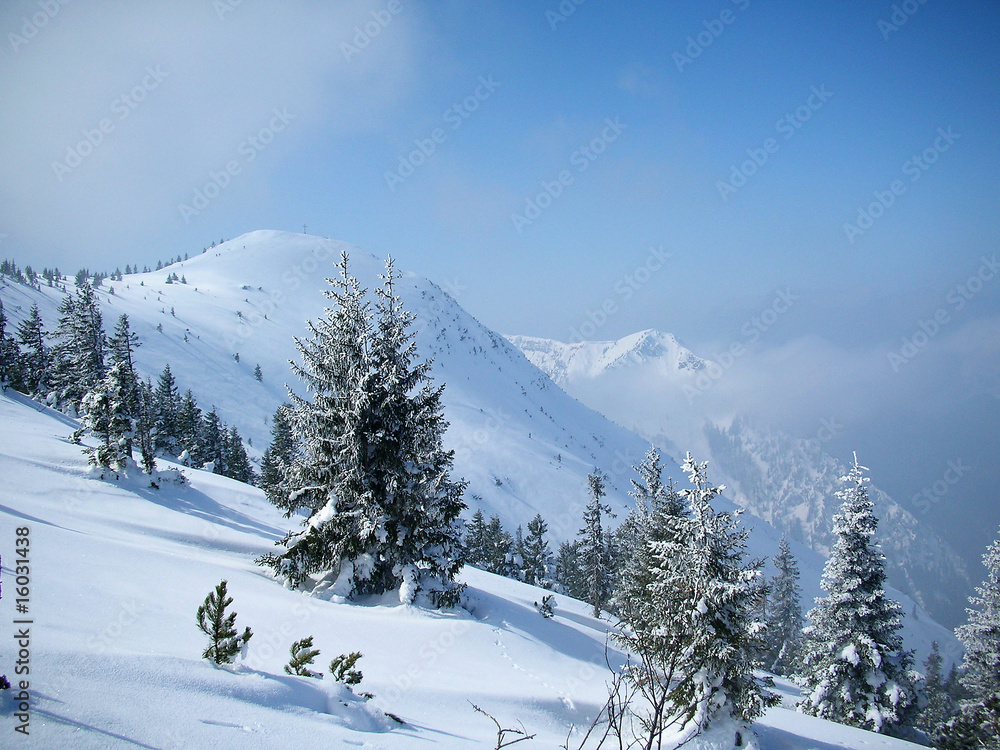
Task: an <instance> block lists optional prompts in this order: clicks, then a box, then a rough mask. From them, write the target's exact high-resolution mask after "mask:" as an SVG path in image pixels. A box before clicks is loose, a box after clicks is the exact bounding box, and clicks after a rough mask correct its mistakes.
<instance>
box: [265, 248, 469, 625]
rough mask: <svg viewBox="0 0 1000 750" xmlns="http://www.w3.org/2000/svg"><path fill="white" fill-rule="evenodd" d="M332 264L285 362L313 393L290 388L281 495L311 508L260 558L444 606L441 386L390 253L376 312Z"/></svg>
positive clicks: (457, 550)
mask: <svg viewBox="0 0 1000 750" xmlns="http://www.w3.org/2000/svg"><path fill="white" fill-rule="evenodd" d="M337 268H338V271H339V277H338V278H336V279H329V280H328V281H329V283H330V284H331V286H332V287H333V288H332V289H329V290H326V291H325V292H324V293H325V294H326V296H327V297H328V298H329V299H331V300H332V301H333V306H331V307H330V308H328V309H327V310H326V313H325V315H324V317H323V318H321V319H320V320H318V321H316V322H311V321H310V322H307V328H308V331H309V334H310V337H309V338H308V339H296V341H295V343H296V347H297V348H298V350H299V353H300V354H301V358H302V361H301V364H297V363H293V365H292V367H293V370H294V372H295V373H296V374H297V375H298V376H299V377H300V378H301V379H302V380H303V381H304V382H305V385H306V388H307V390H308V391H309V392H311V394H312V399H311V400H309V399H306V398H302V397H299V396H298V395H296V394H294V393H290V394H289V395H290V398H291V400H292V404H293V422H294V425H295V429H296V438H297V440H298V441H299V442H300V444H301V447H300V449H299V450H298V451H297V452H296V454H295V457H294V459H293V462H292V465H291V466H290V467H289V470H288V472H287V478H288V484H287V490H288V501H287V502H288V505H289V506H291V505H294V506H295V507H297V508H304V509H306V510H308V511H309V513H310V517H309V519H308V520H307V521H306V523H305V526H306V528H305V529H304V530H302V531H297V532H290V533H289V534H288V535H287V536H286V537H285V539H283V540H282V541H281V542H279V544H280V545H282V546H284V547H285V548H286V549H285V551H284V552H282V553H281V554H270V555H265V556H263V557H262V558H261V559H260V560H259V562H260V563H261V564H263V565H266V566H268V567H270V568H271V569H272V570H274V572H275V573H276V574H277V575H279V576H281V577H282V578H284V579H285V580H286V581H287V582H288V583H289V585H291V586H293V587H294V586H299V585H301V584H302V583H304V582H305V581H306V578H307V577H309V576H312V575H314V574H323V575H324V576H325V577H326V581H327V582H330V581H333V582H334V583H333V588H334V590H335V591H337V592H338V593H342V594H344V595H348V596H353V595H357V594H367V593H376V594H377V593H383V592H385V591H388V590H390V589H394V588H398V589H399V592H400V599H401V601H404V602H411V601H413V600H414V597H415V596H416V594H417V593H418V592H419V591H420V590H424V591H426V592H427V593H428V594H429V596H430V598H431V600H432V602H434V603H435V604H437V605H439V606H450V605H452V604H455V603H456V602H457V599H458V596H459V594H460V592H461V587H459V586H458V585H457V584H455V583H454V578H455V575H457V573H458V571H459V569H460V568H461V565H462V562H463V554H462V553H463V551H462V540H461V533H460V521H459V513H460V512H461V510H462V508H463V507H464V503H463V502H462V493H463V492H464V489H465V483H464V482H461V481H459V482H456V481H453V480H452V479H451V477H450V470H451V464H452V460H453V454H452V453H451V452H450V451H445V450H444V448H443V447H442V437H443V434H444V431H445V429H446V427H447V423H446V422H445V420H444V416H443V410H442V406H441V394H442V388H443V386H440V387H433V386H432V385H431V383H430V375H429V368H430V363H429V362H421V363H415V361H414V360H415V358H416V349H415V345H414V342H413V334H412V332H411V331H410V327H411V325H412V322H413V318H412V316H411V315H410V314H409V313H408V312H406V311H405V310H403V308H402V303H401V302H400V300H399V298H398V296H396V294H395V288H394V285H395V281H396V279H398V278H399V277H398V276H397V275H396V274H395V272H394V271H393V268H392V263H391V261H388V262H387V263H386V273H385V275H384V276H383V280H384V284H383V286H382V288H381V289H379V290H378V305H377V315H376V316H373V315H372V312H371V309H370V306H369V305H368V303H367V302H366V300H365V292H364V291H363V290H362V289H361V288H360V286H359V284H358V282H357V280H356V279H355V278H354V277H353V276H351V274H350V273H349V270H348V257H347V254H346V253H344V254H342V256H341V259H340V262H339V263H338V266H337ZM286 507H287V506H286Z"/></svg>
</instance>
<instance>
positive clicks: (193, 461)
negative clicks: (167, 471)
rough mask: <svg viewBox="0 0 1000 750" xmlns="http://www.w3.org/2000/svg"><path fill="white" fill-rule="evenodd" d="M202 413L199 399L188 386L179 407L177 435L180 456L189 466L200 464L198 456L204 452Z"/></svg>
mask: <svg viewBox="0 0 1000 750" xmlns="http://www.w3.org/2000/svg"><path fill="white" fill-rule="evenodd" d="M202 421H203V420H202V415H201V409H200V408H198V401H197V399H195V397H194V394H193V393H191V389H190V388H188V389H187V390H186V391H185V392H184V396H183V397H182V398H181V403H180V406H179V407H178V408H177V427H176V435H177V439H178V440H179V441H180V442H179V448H180V453H179V454H178V457H179V458H183V459H185V461H184V463H185V465H187V466H200V465H201V464H198V463H197V458H196V457H197V456H199V455H200V454H201V452H202V448H201V433H202Z"/></svg>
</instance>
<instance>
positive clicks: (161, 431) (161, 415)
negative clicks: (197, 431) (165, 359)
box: [152, 364, 181, 457]
mask: <svg viewBox="0 0 1000 750" xmlns="http://www.w3.org/2000/svg"><path fill="white" fill-rule="evenodd" d="M179 404H180V397H179V395H178V392H177V381H176V380H175V379H174V374H173V373H172V372H171V371H170V365H169V364H168V365H166V366H164V368H163V372H162V373H160V379H159V380H158V381H157V383H156V391H155V393H154V396H153V415H154V416H153V425H152V435H153V449H154V450H155V451H156V454H157V455H160V456H170V457H173V456H178V455H180V452H181V442H180V435H179V429H178V425H177V410H178V407H179Z"/></svg>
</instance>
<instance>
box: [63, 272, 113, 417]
mask: <svg viewBox="0 0 1000 750" xmlns="http://www.w3.org/2000/svg"><path fill="white" fill-rule="evenodd" d="M52 335H53V338H54V339H55V343H54V344H53V346H52V349H51V355H52V363H53V365H52V370H51V383H52V387H53V389H54V391H55V395H56V401H57V403H58V405H59V406H60V408H65V409H68V410H70V411H78V410H79V408H80V402H81V401H82V400H83V397H84V395H85V394H86V393H87V392H89V391H92V390H94V389H95V388H96V387H97V384H98V383H100V381H101V379H102V378H103V377H104V372H105V369H104V349H105V335H104V328H103V324H102V319H101V309H100V307H98V304H97V295H96V294H95V292H94V290H93V288H92V287H91V286H90V284H89V283H87V282H86V281H84V282H83V283H82V284H81V285H80V286H79V288H78V289H77V293H76V295H75V296H73V295H68V296H66V297H65V298H64V299H63V301H62V302H61V303H60V305H59V320H58V323H57V325H56V329H55V331H54V332H53V334H52Z"/></svg>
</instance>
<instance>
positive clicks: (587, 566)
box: [579, 468, 611, 617]
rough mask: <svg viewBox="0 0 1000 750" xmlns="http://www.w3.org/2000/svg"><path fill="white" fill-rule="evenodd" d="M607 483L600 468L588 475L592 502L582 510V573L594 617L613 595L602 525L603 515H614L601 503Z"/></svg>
mask: <svg viewBox="0 0 1000 750" xmlns="http://www.w3.org/2000/svg"><path fill="white" fill-rule="evenodd" d="M606 482H607V477H605V476H604V473H603V472H602V471H601V470H600V469H597V468H595V469H594V470H593V471H592V472H591V473H590V474H588V475H587V489H588V491H589V493H590V501H589V502H588V503H587V507H586V508H585V509H584V511H583V528H582V529H580V535H579V542H580V549H579V561H580V571H581V575H582V576H583V579H584V581H585V585H586V597H587V598H586V601H587V603H588V604H590V606H591V608H592V610H593V613H594V617H600V616H601V610H602V609H604V605H605V604H606V603H607V601H608V598H609V597H610V595H611V575H610V570H609V567H610V566H609V560H608V548H607V544H606V542H605V538H604V528H603V526H602V525H601V515H602V514H603V513H608V514H610V513H611V506H609V505H605V504H603V503H602V502H601V498H602V497H604V495H605V494H606V490H605V486H606Z"/></svg>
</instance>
